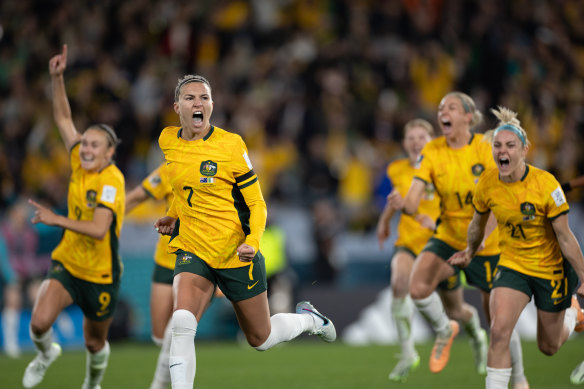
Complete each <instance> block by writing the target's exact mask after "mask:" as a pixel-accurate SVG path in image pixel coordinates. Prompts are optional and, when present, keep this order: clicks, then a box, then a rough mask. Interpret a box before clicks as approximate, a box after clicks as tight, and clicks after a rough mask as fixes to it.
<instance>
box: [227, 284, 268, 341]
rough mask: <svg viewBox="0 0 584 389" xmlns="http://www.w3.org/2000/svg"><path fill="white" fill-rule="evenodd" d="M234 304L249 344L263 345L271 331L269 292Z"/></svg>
mask: <svg viewBox="0 0 584 389" xmlns="http://www.w3.org/2000/svg"><path fill="white" fill-rule="evenodd" d="M232 304H233V309H234V310H235V315H236V316H237V321H238V322H239V326H240V327H241V329H242V331H243V332H244V334H245V336H246V338H247V340H248V342H249V343H250V344H251V345H252V346H259V345H261V344H262V343H263V342H264V341H265V340H266V339H267V338H268V336H269V335H270V331H271V323H270V308H269V305H268V293H267V291H264V292H262V293H260V294H258V295H256V296H254V297H251V298H248V299H245V300H240V301H233V302H232Z"/></svg>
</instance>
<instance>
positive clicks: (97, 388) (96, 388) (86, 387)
mask: <svg viewBox="0 0 584 389" xmlns="http://www.w3.org/2000/svg"><path fill="white" fill-rule="evenodd" d="M81 389H101V385H97V386H89V385H85V382H84V383H83V386H82V387H81Z"/></svg>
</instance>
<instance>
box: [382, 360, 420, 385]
mask: <svg viewBox="0 0 584 389" xmlns="http://www.w3.org/2000/svg"><path fill="white" fill-rule="evenodd" d="M419 365H420V356H419V355H418V354H417V353H415V354H413V355H410V356H407V357H404V356H402V357H401V358H400V360H399V362H398V363H397V365H395V367H394V368H393V370H392V371H391V373H389V377H388V378H389V380H390V381H394V382H406V380H407V379H408V376H409V375H410V372H411V371H414V370H416V368H417V367H418V366H419Z"/></svg>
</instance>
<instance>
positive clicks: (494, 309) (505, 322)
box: [489, 287, 531, 339]
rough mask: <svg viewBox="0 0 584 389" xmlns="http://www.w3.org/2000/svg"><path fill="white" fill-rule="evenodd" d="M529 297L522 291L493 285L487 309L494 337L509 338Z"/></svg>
mask: <svg viewBox="0 0 584 389" xmlns="http://www.w3.org/2000/svg"><path fill="white" fill-rule="evenodd" d="M530 299H531V297H530V296H528V295H527V294H525V293H524V292H522V291H520V290H517V289H513V288H510V287H495V288H493V290H491V298H490V304H489V309H490V313H491V334H492V336H493V337H494V338H497V337H501V338H502V339H510V338H511V332H512V331H513V328H515V324H517V320H519V316H520V315H521V312H523V309H524V308H525V306H526V305H527V304H528V303H529V300H530Z"/></svg>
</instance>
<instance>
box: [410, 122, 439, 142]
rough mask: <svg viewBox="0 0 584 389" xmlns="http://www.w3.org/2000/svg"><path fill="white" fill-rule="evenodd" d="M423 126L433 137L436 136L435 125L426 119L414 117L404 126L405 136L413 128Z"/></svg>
mask: <svg viewBox="0 0 584 389" xmlns="http://www.w3.org/2000/svg"><path fill="white" fill-rule="evenodd" d="M415 127H422V128H423V129H424V130H425V131H426V132H427V133H428V135H430V137H431V138H434V126H432V124H430V122H429V121H427V120H424V119H412V120H410V121H409V122H407V123H406V125H405V126H404V137H405V135H406V134H407V133H408V131H410V130H411V129H412V128H415Z"/></svg>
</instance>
